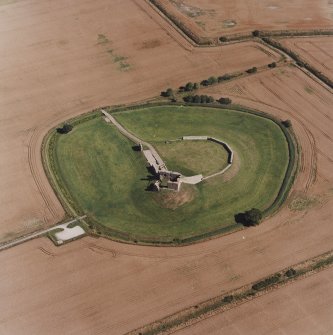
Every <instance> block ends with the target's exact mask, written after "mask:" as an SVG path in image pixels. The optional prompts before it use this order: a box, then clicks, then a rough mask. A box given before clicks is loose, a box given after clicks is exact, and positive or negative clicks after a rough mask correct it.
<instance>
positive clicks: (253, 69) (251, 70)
mask: <svg viewBox="0 0 333 335" xmlns="http://www.w3.org/2000/svg"><path fill="white" fill-rule="evenodd" d="M257 70H258V69H257V68H256V67H255V66H254V67H251V69H248V70H246V72H247V73H256V72H257Z"/></svg>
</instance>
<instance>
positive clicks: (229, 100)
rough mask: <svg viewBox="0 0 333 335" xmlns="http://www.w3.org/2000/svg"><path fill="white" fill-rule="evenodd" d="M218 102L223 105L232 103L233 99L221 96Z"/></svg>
mask: <svg viewBox="0 0 333 335" xmlns="http://www.w3.org/2000/svg"><path fill="white" fill-rule="evenodd" d="M218 102H219V103H220V104H222V105H230V104H231V102H232V101H231V99H229V98H220V99H219V100H218Z"/></svg>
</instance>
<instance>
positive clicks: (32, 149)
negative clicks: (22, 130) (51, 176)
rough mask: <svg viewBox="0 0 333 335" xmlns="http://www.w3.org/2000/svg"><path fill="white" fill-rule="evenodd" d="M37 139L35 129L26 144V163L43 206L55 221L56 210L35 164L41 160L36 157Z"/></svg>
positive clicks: (36, 130) (37, 133)
mask: <svg viewBox="0 0 333 335" xmlns="http://www.w3.org/2000/svg"><path fill="white" fill-rule="evenodd" d="M39 137H40V134H39V132H38V129H36V128H35V129H34V130H33V133H32V135H31V137H30V140H29V144H28V163H29V167H30V171H31V175H32V178H33V180H34V181H35V184H36V186H37V188H38V191H39V194H40V195H41V196H42V198H43V201H44V203H45V206H46V208H47V209H48V211H49V212H50V214H51V215H52V217H53V218H54V219H56V218H58V215H57V209H56V208H55V206H54V204H53V202H52V200H51V199H50V197H49V196H48V194H49V193H48V192H47V190H46V189H45V187H44V185H43V181H42V177H41V175H40V170H39V168H38V166H37V163H36V161H37V159H41V157H40V156H39V157H36V151H37V149H38V152H39V146H38V145H37V143H38V139H39Z"/></svg>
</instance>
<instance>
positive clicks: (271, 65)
mask: <svg viewBox="0 0 333 335" xmlns="http://www.w3.org/2000/svg"><path fill="white" fill-rule="evenodd" d="M267 66H268V67H269V68H270V69H274V68H275V67H276V63H275V62H273V63H270V64H268V65H267Z"/></svg>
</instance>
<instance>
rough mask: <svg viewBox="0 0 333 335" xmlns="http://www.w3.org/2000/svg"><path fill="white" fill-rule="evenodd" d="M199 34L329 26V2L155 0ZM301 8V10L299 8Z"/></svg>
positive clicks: (215, 34) (213, 34)
mask: <svg viewBox="0 0 333 335" xmlns="http://www.w3.org/2000/svg"><path fill="white" fill-rule="evenodd" d="M157 1H158V2H159V3H160V4H161V5H163V6H164V7H165V8H167V10H168V12H169V13H171V14H172V15H174V16H176V17H178V18H179V19H180V20H181V21H182V22H183V23H184V24H185V25H186V26H187V27H189V28H190V29H191V30H192V31H193V32H194V33H196V34H198V35H201V36H208V37H218V36H221V35H228V34H235V33H248V32H251V31H253V30H255V29H261V30H284V29H313V28H317V29H320V28H331V27H332V14H333V4H332V3H331V2H330V1H325V0H320V1H316V2H314V1H310V0H305V1H304V0H296V1H292V2H291V1H286V0H283V1H278V2H272V1H269V0H264V1H255V0H235V1H217V0H208V1H207V0H191V1H190V0H157ZM300 8H301V10H300Z"/></svg>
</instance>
